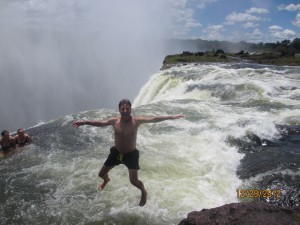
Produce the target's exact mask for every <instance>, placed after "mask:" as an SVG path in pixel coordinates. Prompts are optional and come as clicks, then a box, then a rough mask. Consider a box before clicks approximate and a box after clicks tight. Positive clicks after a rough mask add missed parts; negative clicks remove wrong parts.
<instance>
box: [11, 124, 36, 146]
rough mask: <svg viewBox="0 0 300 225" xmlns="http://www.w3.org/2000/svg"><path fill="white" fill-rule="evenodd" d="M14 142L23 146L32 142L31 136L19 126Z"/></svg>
mask: <svg viewBox="0 0 300 225" xmlns="http://www.w3.org/2000/svg"><path fill="white" fill-rule="evenodd" d="M15 139H16V144H17V145H18V146H19V147H23V146H25V145H27V144H30V143H31V142H32V139H31V137H30V136H29V135H28V134H26V133H25V130H24V129H23V128H19V129H18V131H17V135H16V136H15Z"/></svg>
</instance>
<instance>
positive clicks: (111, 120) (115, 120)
mask: <svg viewBox="0 0 300 225" xmlns="http://www.w3.org/2000/svg"><path fill="white" fill-rule="evenodd" d="M107 121H108V122H110V123H115V122H118V121H120V117H119V116H116V117H110V118H108V119H107Z"/></svg>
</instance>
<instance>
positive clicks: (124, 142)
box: [73, 99, 183, 206]
mask: <svg viewBox="0 0 300 225" xmlns="http://www.w3.org/2000/svg"><path fill="white" fill-rule="evenodd" d="M119 113H120V116H118V117H112V118H108V119H105V120H100V121H78V122H74V123H73V127H75V128H78V127H79V126H82V125H91V126H98V127H105V126H112V127H113V129H114V136H115V146H113V147H111V148H110V154H109V155H108V158H107V159H106V161H105V162H104V165H103V166H102V168H101V170H100V172H99V177H101V178H102V179H103V183H101V184H99V186H98V189H99V190H100V191H102V190H103V189H104V188H105V186H106V184H107V183H108V182H109V181H110V179H109V177H108V172H109V171H110V170H111V169H112V168H113V167H114V166H116V165H119V164H121V163H122V164H125V166H127V168H128V172H129V180H130V183H131V184H132V185H134V186H135V187H137V188H138V189H140V190H141V193H142V195H141V200H140V203H139V205H140V206H144V205H145V204H146V201H147V191H146V189H145V187H144V184H143V182H142V181H140V180H139V179H138V170H139V169H140V167H139V150H137V149H136V139H137V130H138V127H139V125H141V124H143V123H157V122H161V121H164V120H173V119H179V118H182V117H183V115H166V116H147V117H146V116H132V115H131V102H130V101H129V100H128V99H123V100H121V101H120V103H119Z"/></svg>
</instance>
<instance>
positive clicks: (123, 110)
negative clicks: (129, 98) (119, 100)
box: [119, 104, 131, 116]
mask: <svg viewBox="0 0 300 225" xmlns="http://www.w3.org/2000/svg"><path fill="white" fill-rule="evenodd" d="M119 112H120V114H121V116H130V115H131V107H130V106H129V105H127V104H123V105H121V106H120V108H119Z"/></svg>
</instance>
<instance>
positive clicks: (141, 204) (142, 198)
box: [139, 191, 147, 206]
mask: <svg viewBox="0 0 300 225" xmlns="http://www.w3.org/2000/svg"><path fill="white" fill-rule="evenodd" d="M146 202H147V191H142V196H141V201H140V204H139V206H144V205H146Z"/></svg>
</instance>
